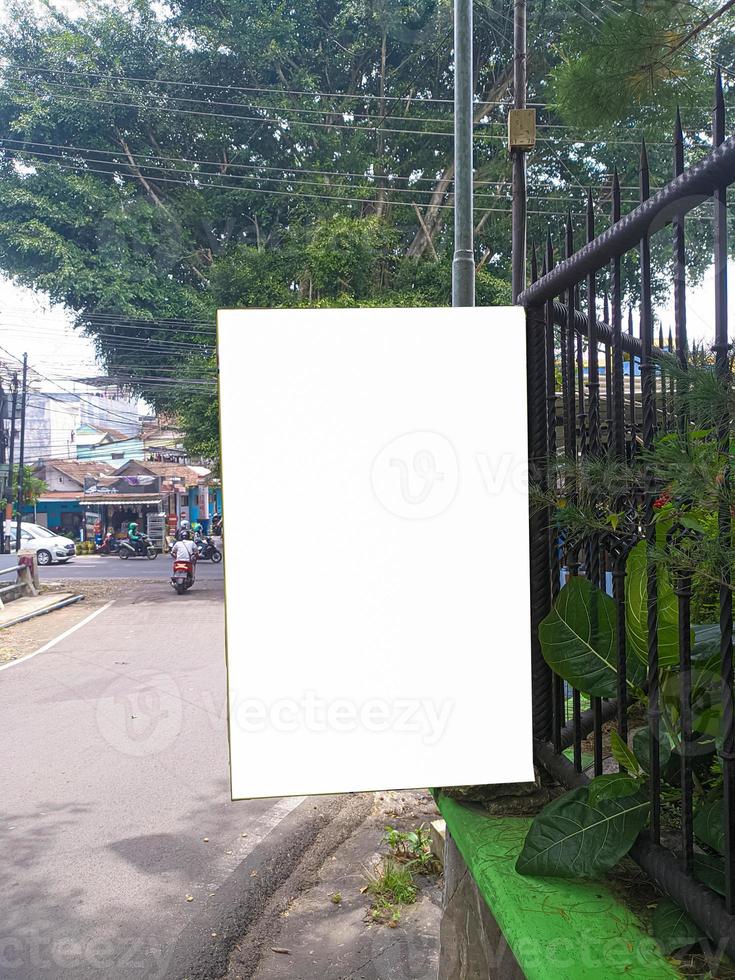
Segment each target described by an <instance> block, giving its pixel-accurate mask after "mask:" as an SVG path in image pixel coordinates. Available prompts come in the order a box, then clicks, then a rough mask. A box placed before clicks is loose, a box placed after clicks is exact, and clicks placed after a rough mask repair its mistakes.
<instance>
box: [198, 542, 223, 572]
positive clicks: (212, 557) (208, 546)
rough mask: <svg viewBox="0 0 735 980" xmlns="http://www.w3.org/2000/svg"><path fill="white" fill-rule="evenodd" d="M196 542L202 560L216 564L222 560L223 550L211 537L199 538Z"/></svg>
mask: <svg viewBox="0 0 735 980" xmlns="http://www.w3.org/2000/svg"><path fill="white" fill-rule="evenodd" d="M196 544H197V548H198V549H199V557H200V558H201V560H202V561H211V562H212V563H213V564H215V565H217V564H219V562H221V561H222V552H221V551H220V550H219V548H218V547H217V546H216V545H215V543H214V541H212V539H211V538H199V539H197V542H196Z"/></svg>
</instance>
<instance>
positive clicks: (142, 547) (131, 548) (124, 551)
mask: <svg viewBox="0 0 735 980" xmlns="http://www.w3.org/2000/svg"><path fill="white" fill-rule="evenodd" d="M157 554H158V552H157V551H156V546H155V545H154V544H153V542H152V541H151V539H150V538H149V537H148V535H147V534H141V536H140V540H139V541H135V542H134V541H131V540H130V539H129V538H128V539H126V540H125V541H121V542H120V552H119V557H120V558H123V559H127V558H148V559H149V560H150V561H153V559H154V558H155V557H156V555H157Z"/></svg>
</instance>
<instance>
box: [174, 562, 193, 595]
mask: <svg viewBox="0 0 735 980" xmlns="http://www.w3.org/2000/svg"><path fill="white" fill-rule="evenodd" d="M193 584H194V563H193V562H191V561H185V560H184V559H183V558H177V559H176V560H175V561H174V567H173V570H172V572H171V585H172V586H173V587H174V589H176V592H177V594H178V595H183V594H184V593H185V592H187V591H188V590H189V589H190V588H191V587H192V585H193Z"/></svg>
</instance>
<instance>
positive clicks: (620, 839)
mask: <svg viewBox="0 0 735 980" xmlns="http://www.w3.org/2000/svg"><path fill="white" fill-rule="evenodd" d="M598 780H604V782H603V783H598V781H597V780H593V781H592V782H591V783H590V785H589V786H582V787H580V788H579V789H574V790H571V792H569V793H565V794H564V795H563V796H560V797H559V798H558V799H557V800H554V801H553V803H550V804H549V805H548V806H546V807H545V808H544V810H543V811H542V812H541V813H540V814H539V815H538V816H537V817H536V818H535V820H534V821H533V823H532V825H531V828H530V830H529V832H528V835H527V837H526V841H525V843H524V845H523V850H522V851H521V854H520V856H519V858H518V861H517V862H516V870H517V871H518V872H519V873H520V874H524V875H553V876H555V877H560V878H575V877H589V876H593V875H597V874H601V873H602V872H604V871H609V870H610V868H612V867H614V866H615V865H616V864H617V863H618V861H620V859H621V858H622V857H624V855H625V854H627V852H628V851H629V850H630V848H631V847H632V845H633V842H634V841H635V839H636V837H637V836H638V834H639V832H640V831H641V830H642V829H643V827H644V826H645V824H646V821H647V819H648V809H649V804H648V801H647V800H646V799H645V797H644V796H643V794H642V792H640V791H639V790H638V787H637V785H636V784H635V783H634V781H633V780H629V779H625V780H619V779H615V780H609V779H608V778H607V777H605V776H602V777H598ZM631 789H635V792H634V793H630V790H631ZM618 793H623V794H626V795H617V794H618Z"/></svg>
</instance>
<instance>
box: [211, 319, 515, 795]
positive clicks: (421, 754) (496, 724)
mask: <svg viewBox="0 0 735 980" xmlns="http://www.w3.org/2000/svg"><path fill="white" fill-rule="evenodd" d="M218 348H219V367H220V411H221V429H222V454H223V491H224V512H225V517H226V527H227V531H226V544H225V593H226V615H227V663H228V679H229V706H230V711H229V728H230V753H231V775H232V796H233V798H234V799H245V798H252V797H269V796H287V795H303V794H312V793H320V794H321V793H343V792H352V791H360V790H376V789H407V788H418V787H432V786H455V785H470V784H477V783H500V782H517V781H525V780H530V779H532V778H533V765H532V750H531V671H530V628H529V568H528V498H527V432H526V376H525V365H526V357H525V325H524V316H523V312H522V311H521V310H520V309H518V308H515V309H514V308H507V309H506V308H491V309H481V308H476V309H350V310H336V309H335V310H248V311H242V310H225V311H221V312H220V313H219V316H218Z"/></svg>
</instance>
